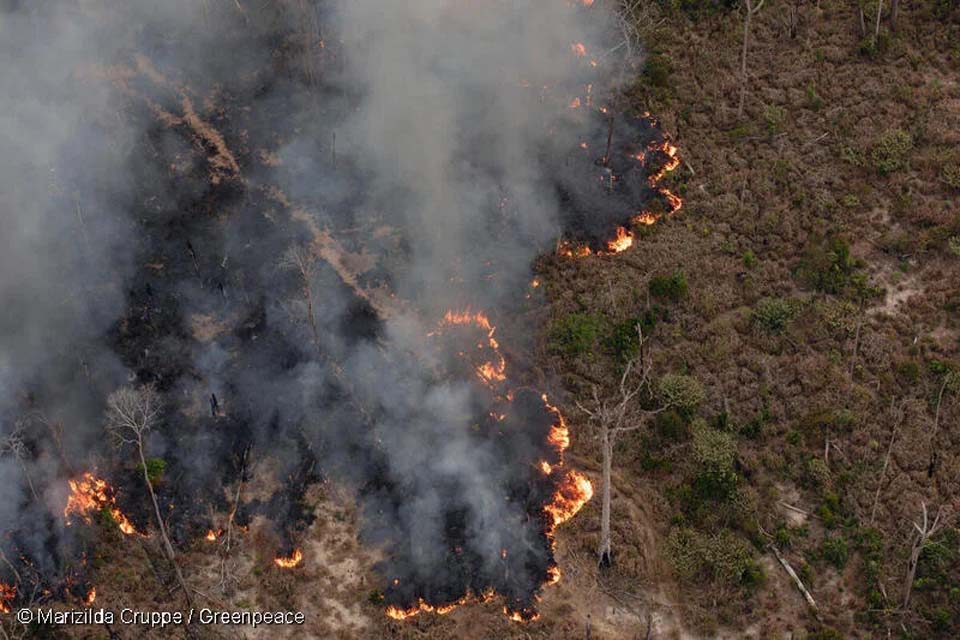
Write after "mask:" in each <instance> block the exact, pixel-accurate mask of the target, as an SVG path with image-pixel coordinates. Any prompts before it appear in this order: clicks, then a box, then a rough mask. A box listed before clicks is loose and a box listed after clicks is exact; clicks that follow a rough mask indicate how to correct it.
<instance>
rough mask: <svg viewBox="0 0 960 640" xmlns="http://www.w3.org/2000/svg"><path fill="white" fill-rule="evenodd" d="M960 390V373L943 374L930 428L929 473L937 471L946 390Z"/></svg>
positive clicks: (949, 372)
mask: <svg viewBox="0 0 960 640" xmlns="http://www.w3.org/2000/svg"><path fill="white" fill-rule="evenodd" d="M957 390H960V373H958V372H956V371H948V372H947V373H946V374H944V376H943V380H942V381H941V383H940V391H939V392H938V393H937V404H936V408H935V409H934V415H933V429H931V430H930V444H929V447H930V464H929V466H928V472H927V475H929V476H932V475H933V473H934V472H935V471H936V463H937V458H938V455H939V452H938V451H937V433H938V432H939V431H940V410H941V408H942V406H943V395H944V393H945V392H947V391H950V392H956V391H957Z"/></svg>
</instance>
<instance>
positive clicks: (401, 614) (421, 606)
mask: <svg viewBox="0 0 960 640" xmlns="http://www.w3.org/2000/svg"><path fill="white" fill-rule="evenodd" d="M469 600H470V597H469V596H463V597H462V598H460V599H459V600H455V601H454V602H448V603H446V604H439V605H432V604H430V603H429V602H427V601H426V600H424V599H423V598H420V599H419V600H417V604H415V605H414V606H412V607H410V608H409V609H401V608H400V607H395V606H389V607H387V615H388V616H390V617H391V618H393V619H394V620H406V619H407V618H412V617H413V616H415V615H418V614H421V613H435V614H437V615H438V616H445V615H447V614H448V613H450V612H451V611H453V610H454V609H456V608H457V607H459V606H460V605H463V604H466V603H467V602H468V601H469Z"/></svg>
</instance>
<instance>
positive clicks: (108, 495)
mask: <svg viewBox="0 0 960 640" xmlns="http://www.w3.org/2000/svg"><path fill="white" fill-rule="evenodd" d="M68 483H69V484H70V496H69V497H68V498H67V506H65V507H64V508H63V517H64V518H65V519H66V522H67V526H69V525H71V524H73V522H72V521H71V519H70V516H71V514H78V515H80V517H82V518H83V519H84V521H86V522H90V513H91V512H93V511H100V510H104V509H106V510H107V511H109V513H110V515H111V516H113V519H114V520H115V521H116V522H117V526H118V527H119V528H120V531H122V532H123V533H124V534H125V535H128V536H129V535H133V534H135V533H137V530H136V528H135V527H134V526H133V524H132V523H131V522H130V520H129V519H128V518H127V516H125V515H124V514H123V512H122V511H120V509H118V508H117V505H116V502H117V499H116V497H114V491H113V488H112V487H110V485H108V484H107V482H106V480H101V479H100V478H97V477H96V476H94V475H93V474H92V473H89V472H88V473H84V474H83V475H82V476H81V477H80V478H77V479H74V480H68Z"/></svg>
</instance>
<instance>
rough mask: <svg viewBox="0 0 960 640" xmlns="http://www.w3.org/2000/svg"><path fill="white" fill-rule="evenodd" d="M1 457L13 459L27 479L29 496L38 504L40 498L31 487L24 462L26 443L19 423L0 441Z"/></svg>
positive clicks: (28, 471)
mask: <svg viewBox="0 0 960 640" xmlns="http://www.w3.org/2000/svg"><path fill="white" fill-rule="evenodd" d="M2 455H10V456H13V459H14V460H16V461H17V464H19V465H20V470H21V471H22V472H23V477H24V478H26V479H27V486H28V487H30V494H31V495H32V496H33V499H34V500H36V501H37V502H40V496H38V495H37V490H36V489H35V488H34V486H33V479H32V478H31V477H30V470H29V469H28V468H27V462H26V461H27V457H28V455H29V451H27V443H26V442H25V441H24V439H23V427H22V426H21V424H20V423H19V422H18V423H17V425H16V428H15V429H14V431H13V432H12V433H10V434H8V435H7V436H6V437H4V438H3V440H0V456H2Z"/></svg>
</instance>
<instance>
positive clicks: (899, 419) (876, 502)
mask: <svg viewBox="0 0 960 640" xmlns="http://www.w3.org/2000/svg"><path fill="white" fill-rule="evenodd" d="M905 405H906V401H905V400H904V401H902V402H900V404H899V406H897V407H896V408H894V404H893V400H891V401H890V410H891V412H892V413H893V429H891V432H890V444H888V445H887V455H886V456H884V458H883V468H882V469H881V470H880V479H879V480H877V492H876V493H875V494H874V496H873V509H871V510H870V526H873V524H874V522H876V520H877V507H878V506H880V493H881V492H882V491H883V483H884V481H885V479H886V477H887V469H888V468H889V467H890V457H891V455H892V454H893V444H894V443H895V442H896V441H897V433H898V432H899V431H900V425H902V424H903V420H904V418H905V416H906V411H905Z"/></svg>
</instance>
